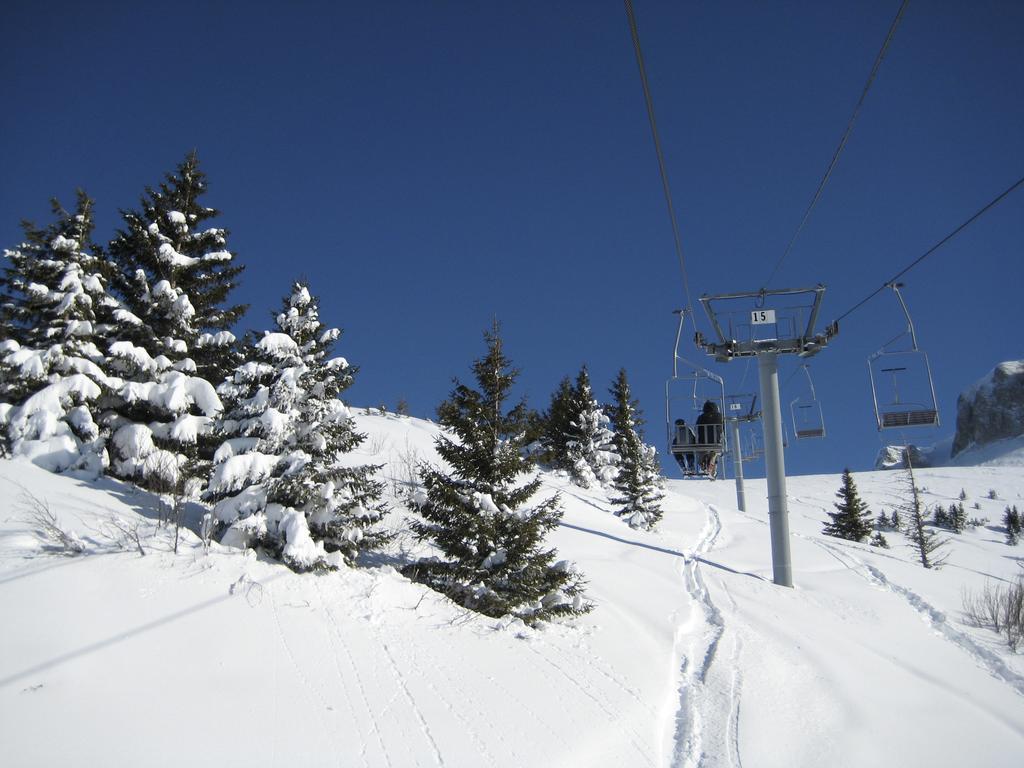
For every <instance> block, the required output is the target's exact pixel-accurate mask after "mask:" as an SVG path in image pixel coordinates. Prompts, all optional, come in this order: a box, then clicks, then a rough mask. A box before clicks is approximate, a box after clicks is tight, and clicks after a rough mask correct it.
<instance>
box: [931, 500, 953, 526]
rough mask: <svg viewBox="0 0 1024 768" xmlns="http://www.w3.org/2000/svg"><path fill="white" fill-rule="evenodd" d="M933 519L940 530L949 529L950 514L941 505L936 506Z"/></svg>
mask: <svg viewBox="0 0 1024 768" xmlns="http://www.w3.org/2000/svg"><path fill="white" fill-rule="evenodd" d="M932 519H933V520H934V521H935V525H937V526H938V527H939V528H949V513H948V512H946V508H945V507H944V506H942V505H941V504H937V505H936V506H935V510H934V511H933V512H932Z"/></svg>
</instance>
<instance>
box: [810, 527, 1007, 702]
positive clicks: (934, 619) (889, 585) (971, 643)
mask: <svg viewBox="0 0 1024 768" xmlns="http://www.w3.org/2000/svg"><path fill="white" fill-rule="evenodd" d="M798 536H799V537H800V538H802V539H804V540H806V541H810V542H811V543H813V544H816V545H817V546H819V547H821V548H822V549H824V550H825V551H826V552H828V553H829V554H830V555H832V557H834V558H835V559H836V561H838V562H839V563H840V564H841V565H842V566H843V567H845V568H847V569H848V570H850V571H852V572H853V573H855V574H857V575H858V576H860V577H861V578H862V579H864V580H865V581H867V582H868V583H869V584H873V585H874V586H876V587H878V588H880V589H886V590H888V591H889V592H892V593H893V594H894V595H896V596H898V597H900V598H902V599H903V600H904V602H906V603H907V605H909V606H910V607H911V608H912V609H913V610H914V611H916V612H917V613H918V614H919V615H920V616H922V617H923V618H924V619H925V621H927V622H928V625H929V626H930V627H931V628H932V629H933V630H934V631H935V632H936V633H937V634H938V635H940V636H941V637H943V638H944V639H945V640H947V641H949V642H950V643H952V644H953V645H954V646H956V647H957V648H959V649H960V650H961V651H962V652H963V653H965V654H967V655H968V656H970V657H971V658H972V659H973V660H974V662H975V663H976V664H977V665H978V666H980V667H981V668H982V669H984V670H985V671H986V672H988V673H989V674H990V675H992V677H994V678H996V679H997V680H1000V681H1001V682H1004V683H1006V684H1007V685H1009V686H1010V687H1011V688H1012V689H1013V690H1014V691H1015V692H1016V693H1017V694H1018V695H1021V696H1024V676H1022V675H1019V674H1017V673H1016V672H1014V671H1013V670H1012V669H1010V668H1009V666H1008V665H1007V664H1006V662H1005V661H1003V659H1001V658H1000V657H999V655H998V654H996V653H993V652H992V651H990V650H989V649H987V648H984V647H982V646H981V645H979V644H978V643H977V642H975V640H974V639H973V638H971V637H970V636H969V635H968V634H967V633H965V632H962V631H961V630H959V629H957V628H956V627H954V626H952V625H951V624H950V623H949V622H948V621H947V620H946V614H945V613H943V612H942V611H940V610H939V609H938V608H936V607H935V606H933V605H932V604H931V603H929V602H928V601H927V600H925V599H924V598H923V597H921V596H920V595H919V594H917V593H916V592H914V591H913V590H911V589H908V588H906V587H904V586H901V585H900V584H897V583H895V582H894V581H892V580H890V579H889V577H887V576H886V575H885V574H884V573H883V572H882V571H880V570H879V569H878V568H876V567H874V566H873V565H870V564H868V563H865V562H864V561H863V560H860V559H859V558H857V557H856V556H854V555H852V554H850V553H849V552H846V551H843V550H841V549H840V548H839V547H836V546H835V545H833V544H829V543H827V542H824V541H818V540H817V539H814V538H812V537H810V536H804V535H800V534H798Z"/></svg>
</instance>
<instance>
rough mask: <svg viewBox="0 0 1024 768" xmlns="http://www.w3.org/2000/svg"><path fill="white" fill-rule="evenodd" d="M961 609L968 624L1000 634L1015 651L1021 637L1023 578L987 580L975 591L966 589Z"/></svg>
mask: <svg viewBox="0 0 1024 768" xmlns="http://www.w3.org/2000/svg"><path fill="white" fill-rule="evenodd" d="M963 610H964V615H965V616H966V617H967V620H968V621H969V622H970V623H972V624H974V625H975V626H976V627H987V628H989V629H991V630H993V631H994V632H998V633H1000V634H1002V635H1003V636H1004V637H1005V638H1006V644H1007V645H1008V646H1009V647H1010V650H1012V651H1016V650H1017V647H1018V646H1019V645H1020V641H1021V639H1022V638H1024V579H1022V578H1019V577H1018V579H1017V581H1016V582H1015V583H1013V584H1007V585H1002V584H996V585H994V586H993V585H992V584H991V583H986V584H985V586H984V587H983V588H982V590H981V591H980V592H978V593H976V594H975V593H971V592H965V593H964V596H963Z"/></svg>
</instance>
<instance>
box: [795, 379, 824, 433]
mask: <svg viewBox="0 0 1024 768" xmlns="http://www.w3.org/2000/svg"><path fill="white" fill-rule="evenodd" d="M801 367H802V368H803V369H804V373H805V374H806V376H807V387H808V394H804V395H800V396H799V397H795V398H793V400H792V401H791V402H790V403H789V412H790V415H791V417H792V419H793V434H795V435H796V439H797V440H807V439H810V438H816V437H824V436H825V417H824V415H823V414H822V411H821V403H820V402H818V396H817V394H816V393H815V391H814V381H813V380H812V379H811V371H810V368H808V366H807V365H806V363H805V364H804V365H802V366H801Z"/></svg>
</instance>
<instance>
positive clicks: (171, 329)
mask: <svg viewBox="0 0 1024 768" xmlns="http://www.w3.org/2000/svg"><path fill="white" fill-rule="evenodd" d="M205 192H206V174H205V173H203V171H202V170H200V168H199V159H198V157H197V156H196V154H195V153H194V152H193V153H191V154H190V155H189V156H188V157H186V158H185V160H183V161H182V162H181V163H180V164H179V165H178V167H177V169H176V171H175V173H173V174H168V175H167V176H166V177H165V179H164V181H163V182H162V183H161V184H160V186H159V187H158V188H157V189H152V188H147V189H146V193H145V194H144V195H143V197H142V200H141V202H140V209H139V210H137V211H122V214H121V215H122V218H123V221H124V225H123V228H122V229H120V230H119V231H118V233H117V236H116V237H115V238H114V240H113V241H112V242H111V243H110V253H111V255H112V256H113V258H114V259H115V260H116V261H117V263H118V266H119V268H120V285H119V288H120V290H121V291H122V293H123V294H124V299H125V303H126V305H127V307H128V309H129V310H131V311H132V312H133V313H134V314H135V315H136V316H137V317H138V318H139V319H140V320H141V323H140V324H139V325H136V326H132V327H130V328H128V329H126V332H125V333H124V334H123V335H122V339H124V340H127V341H131V342H132V343H133V344H135V345H136V346H139V347H143V348H144V349H146V351H147V352H148V353H149V354H150V356H151V357H154V358H155V357H157V356H158V355H163V356H164V357H166V358H167V359H168V360H170V361H171V363H172V364H179V365H178V368H179V370H193V369H192V366H191V365H189V364H184V365H181V363H183V361H184V360H186V359H189V360H191V361H192V362H193V363H194V372H195V373H196V374H197V375H198V376H200V377H202V378H204V379H206V380H207V381H210V382H212V383H214V384H215V385H216V384H219V383H220V382H221V381H223V380H224V378H225V377H226V376H227V375H228V373H229V371H230V370H231V369H232V368H233V367H234V365H235V364H237V362H238V355H237V352H236V349H235V338H234V336H233V335H232V334H231V331H230V329H231V328H232V327H233V326H234V324H235V322H236V321H237V320H239V319H240V318H241V316H242V315H243V314H244V313H245V311H246V309H247V307H246V306H245V305H242V304H235V305H228V304H227V302H228V297H229V294H230V293H231V291H232V290H233V289H234V288H236V287H237V284H238V283H237V280H238V277H239V275H240V274H241V272H242V270H243V267H242V266H241V265H239V264H238V263H237V262H236V261H235V256H234V254H233V253H231V252H230V251H229V250H228V249H227V236H228V233H227V231H226V230H224V229H220V228H217V227H208V226H205V225H206V223H207V222H209V221H210V220H211V219H213V218H215V217H217V216H218V215H219V212H218V211H217V210H215V209H213V208H208V207H206V206H204V205H202V204H200V198H201V197H202V195H203V194H204V193H205Z"/></svg>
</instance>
